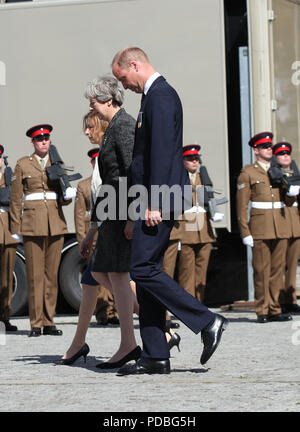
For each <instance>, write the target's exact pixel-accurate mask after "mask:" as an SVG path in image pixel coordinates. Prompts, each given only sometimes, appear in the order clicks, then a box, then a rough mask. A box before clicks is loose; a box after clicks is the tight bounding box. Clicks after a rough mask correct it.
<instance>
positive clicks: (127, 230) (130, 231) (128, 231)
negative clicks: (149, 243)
mask: <svg viewBox="0 0 300 432" xmlns="http://www.w3.org/2000/svg"><path fill="white" fill-rule="evenodd" d="M133 228H134V221H131V220H128V221H127V222H126V225H125V228H124V235H125V237H126V238H127V240H131V239H132V234H133Z"/></svg>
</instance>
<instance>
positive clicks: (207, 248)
mask: <svg viewBox="0 0 300 432" xmlns="http://www.w3.org/2000/svg"><path fill="white" fill-rule="evenodd" d="M199 151H200V145H198V144H192V145H187V146H185V147H183V160H184V166H185V168H186V169H187V171H188V173H189V177H190V181H191V184H192V186H193V207H192V208H191V209H190V210H188V211H186V212H185V214H184V215H183V219H182V220H181V221H177V223H176V224H175V226H174V227H173V229H172V231H171V236H170V243H169V247H168V249H167V251H166V254H165V256H164V264H163V268H164V271H166V273H168V274H169V275H170V276H171V277H173V275H174V268H175V264H176V256H177V250H178V249H180V253H179V259H178V283H179V284H180V285H181V286H182V287H183V288H184V289H185V290H186V291H187V292H189V293H190V294H191V295H193V296H194V297H196V298H197V299H198V300H199V301H201V302H202V303H203V302H204V294H205V287H206V275H207V268H208V263H209V258H210V254H211V250H212V243H213V242H215V241H216V238H215V235H214V231H213V228H212V226H211V221H210V217H211V216H210V214H209V212H207V210H206V209H205V208H204V204H203V203H199V202H198V198H197V194H196V188H197V186H202V185H203V183H202V181H201V177H200V173H199V168H200V155H199ZM214 217H215V220H216V221H220V220H222V218H223V214H222V213H218V214H216V215H214ZM172 271H173V274H171V273H170V272H172Z"/></svg>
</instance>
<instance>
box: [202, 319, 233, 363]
mask: <svg viewBox="0 0 300 432" xmlns="http://www.w3.org/2000/svg"><path fill="white" fill-rule="evenodd" d="M227 326H228V320H227V319H226V318H224V317H223V316H222V315H218V314H217V315H216V317H215V319H214V320H213V322H212V323H211V324H209V325H208V326H206V327H205V328H204V329H203V330H202V331H201V338H202V342H203V344H204V348H203V351H202V355H201V358H200V363H201V364H205V363H206V362H207V361H208V360H209V359H210V357H211V356H212V355H213V353H214V352H215V351H216V349H217V347H218V345H219V343H220V340H221V337H222V333H223V331H224V330H225V329H226V327H227Z"/></svg>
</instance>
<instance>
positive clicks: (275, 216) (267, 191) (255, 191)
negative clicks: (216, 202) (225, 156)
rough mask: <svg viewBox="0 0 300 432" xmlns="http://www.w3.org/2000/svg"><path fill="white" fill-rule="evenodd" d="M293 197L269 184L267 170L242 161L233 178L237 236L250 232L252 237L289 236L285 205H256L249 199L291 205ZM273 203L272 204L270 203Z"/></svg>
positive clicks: (289, 228)
mask: <svg viewBox="0 0 300 432" xmlns="http://www.w3.org/2000/svg"><path fill="white" fill-rule="evenodd" d="M294 201H295V198H294V197H287V196H286V194H285V191H284V190H283V189H282V188H279V187H272V185H271V183H270V179H269V175H268V173H267V172H266V171H265V170H264V169H263V168H262V167H261V166H260V165H259V164H258V163H254V164H251V165H246V166H245V167H244V168H243V169H242V171H241V173H240V175H239V177H238V181H237V203H236V205H237V216H238V224H239V230H240V234H241V237H242V238H244V237H247V236H249V235H252V237H253V238H254V239H257V240H258V239H261V240H263V239H276V238H289V237H290V236H291V226H290V218H289V216H288V211H287V208H286V207H283V208H277V209H275V208H271V209H257V208H251V210H250V219H249V217H248V204H249V202H260V203H274V202H283V203H284V204H286V205H287V206H291V205H292V204H293V202H294ZM273 205H274V204H273Z"/></svg>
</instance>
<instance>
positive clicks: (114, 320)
mask: <svg viewBox="0 0 300 432" xmlns="http://www.w3.org/2000/svg"><path fill="white" fill-rule="evenodd" d="M87 154H88V156H89V157H90V160H91V166H92V167H93V168H94V165H95V158H96V157H97V156H98V154H99V148H92V149H91V150H89V151H88V153H87ZM91 181H92V176H90V177H88V178H86V179H84V180H81V181H80V182H79V183H78V185H77V195H76V200H75V206H74V218H75V229H76V237H77V241H78V244H80V243H81V242H82V240H83V239H84V238H85V236H86V234H87V232H88V230H89V226H90V212H91ZM96 240H97V233H96V236H95V239H94V246H95V245H96ZM93 250H94V248H93V249H92V251H91V254H92V252H93ZM95 284H96V285H97V286H99V292H98V299H97V305H96V310H95V315H96V319H97V323H98V324H99V325H108V324H119V319H118V317H117V311H116V308H115V303H114V298H113V295H112V293H111V292H110V291H109V290H108V289H107V288H105V287H104V286H103V285H99V283H98V282H97V281H95Z"/></svg>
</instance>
